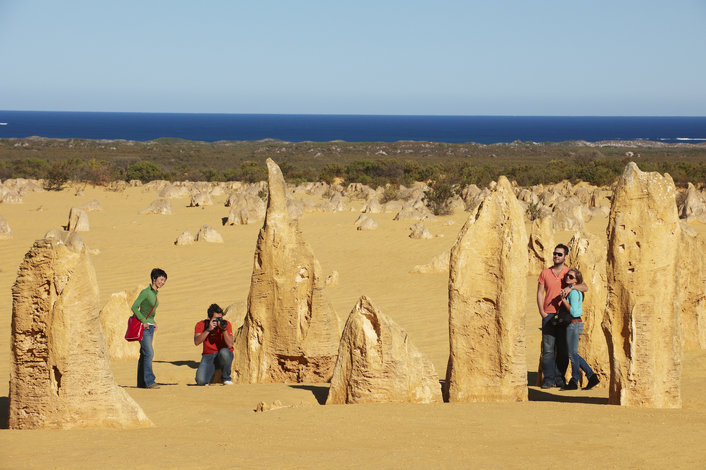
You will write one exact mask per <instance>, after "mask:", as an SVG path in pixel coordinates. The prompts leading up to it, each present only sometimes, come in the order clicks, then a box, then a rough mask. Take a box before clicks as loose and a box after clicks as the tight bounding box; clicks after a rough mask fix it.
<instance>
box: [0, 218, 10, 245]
mask: <svg viewBox="0 0 706 470" xmlns="http://www.w3.org/2000/svg"><path fill="white" fill-rule="evenodd" d="M10 238H12V229H11V228H10V224H8V223H7V220H5V218H4V217H3V216H1V215H0V240H9V239H10Z"/></svg>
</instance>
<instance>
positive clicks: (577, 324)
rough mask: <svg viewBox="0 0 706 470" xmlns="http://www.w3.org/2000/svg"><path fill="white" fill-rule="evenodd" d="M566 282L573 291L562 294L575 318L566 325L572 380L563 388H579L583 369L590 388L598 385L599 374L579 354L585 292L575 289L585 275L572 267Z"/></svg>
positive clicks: (585, 388) (566, 305) (566, 306)
mask: <svg viewBox="0 0 706 470" xmlns="http://www.w3.org/2000/svg"><path fill="white" fill-rule="evenodd" d="M564 282H565V283H566V285H567V286H569V287H571V288H572V289H571V292H569V294H568V295H565V296H564V295H563V294H562V303H563V307H564V308H566V309H568V310H569V312H570V313H571V317H572V318H573V320H572V321H571V323H570V324H569V326H567V327H566V343H567V346H568V349H569V359H570V360H571V380H570V381H569V383H568V384H566V386H565V387H564V388H563V390H578V388H579V385H578V384H579V380H580V379H581V371H580V370H579V369H581V370H583V373H584V374H586V377H587V378H588V384H587V385H586V387H584V390H589V389H592V388H593V387H595V386H596V385H598V382H599V380H598V376H597V375H596V374H595V373H594V372H593V370H592V369H591V368H590V367H589V365H588V364H587V363H586V361H585V360H584V359H583V358H582V357H581V356H580V355H579V336H581V333H583V320H581V314H582V313H583V293H582V292H581V291H578V290H576V289H574V288H573V287H574V286H575V285H576V284H582V283H583V275H582V274H581V272H579V270H578V269H575V268H571V269H569V271H568V272H567V273H566V275H565V276H564Z"/></svg>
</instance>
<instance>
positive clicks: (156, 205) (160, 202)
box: [140, 199, 172, 215]
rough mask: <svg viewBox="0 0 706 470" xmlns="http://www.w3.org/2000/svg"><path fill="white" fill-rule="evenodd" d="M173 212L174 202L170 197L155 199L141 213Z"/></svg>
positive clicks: (161, 213)
mask: <svg viewBox="0 0 706 470" xmlns="http://www.w3.org/2000/svg"><path fill="white" fill-rule="evenodd" d="M171 213H172V203H171V202H169V199H155V200H154V201H152V202H151V203H150V205H149V206H147V208H146V209H144V210H143V211H142V212H140V214H158V215H170V214H171Z"/></svg>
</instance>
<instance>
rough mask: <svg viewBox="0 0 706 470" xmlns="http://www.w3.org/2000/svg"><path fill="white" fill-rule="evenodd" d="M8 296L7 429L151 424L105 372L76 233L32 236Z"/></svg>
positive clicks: (91, 279) (88, 275)
mask: <svg viewBox="0 0 706 470" xmlns="http://www.w3.org/2000/svg"><path fill="white" fill-rule="evenodd" d="M12 300H13V303H12V338H11V362H10V407H9V426H10V428H13V429H36V428H61V429H68V428H84V427H123V428H126V427H136V426H149V425H151V422H150V421H149V419H148V418H147V417H146V416H145V414H144V413H143V411H142V409H141V408H140V407H139V405H137V403H135V401H133V399H132V398H131V397H130V395H128V394H127V392H125V391H124V390H123V389H122V388H120V387H118V386H117V384H116V383H115V380H114V378H113V373H112V372H111V371H110V366H109V363H108V350H107V346H106V341H105V337H104V336H103V329H102V328H101V325H100V323H99V320H98V283H97V282H96V274H95V271H94V269H93V264H92V263H91V259H90V256H89V255H88V253H87V252H86V247H85V245H84V244H83V242H82V241H81V238H80V237H79V235H78V234H77V233H75V232H71V233H64V232H60V231H58V230H54V231H52V232H49V234H47V236H46V237H45V238H44V239H41V240H37V241H36V242H35V243H34V245H33V246H32V248H31V249H30V250H29V252H27V254H26V255H25V258H24V260H23V261H22V264H21V265H20V267H19V270H18V275H17V280H16V281H15V284H14V286H13V287H12Z"/></svg>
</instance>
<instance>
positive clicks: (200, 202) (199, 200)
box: [189, 192, 213, 207]
mask: <svg viewBox="0 0 706 470" xmlns="http://www.w3.org/2000/svg"><path fill="white" fill-rule="evenodd" d="M210 205H213V201H212V200H211V195H210V194H209V193H208V192H203V193H201V192H198V193H195V194H192V195H191V201H190V202H189V207H204V206H210Z"/></svg>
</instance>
